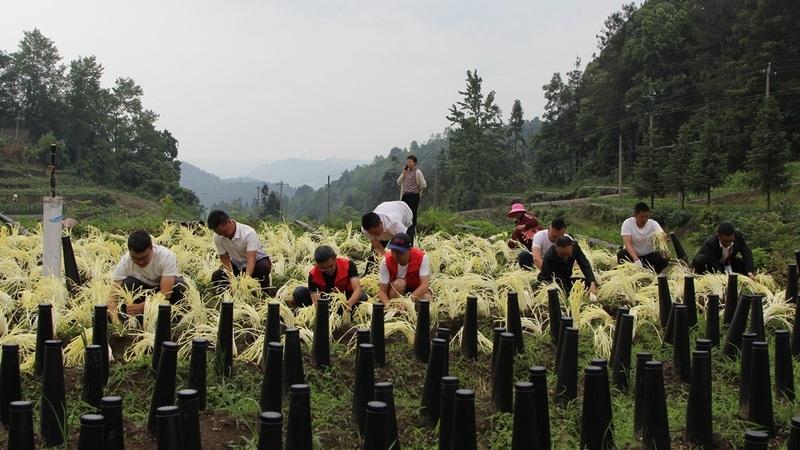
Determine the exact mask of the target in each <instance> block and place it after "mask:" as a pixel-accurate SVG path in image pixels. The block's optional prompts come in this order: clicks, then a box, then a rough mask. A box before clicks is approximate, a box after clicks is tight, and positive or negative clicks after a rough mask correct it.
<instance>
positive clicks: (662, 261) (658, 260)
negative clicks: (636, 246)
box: [617, 247, 669, 273]
mask: <svg viewBox="0 0 800 450" xmlns="http://www.w3.org/2000/svg"><path fill="white" fill-rule="evenodd" d="M639 259H640V260H642V264H643V265H644V266H646V267H650V268H651V269H653V270H654V271H655V272H656V273H661V272H662V271H663V270H664V269H666V268H667V265H668V264H669V260H667V258H664V257H663V256H662V255H661V253H658V252H653V253H650V254H647V255H639ZM617 261H618V262H620V263H622V262H623V261H633V258H631V255H630V254H628V251H627V250H625V247H622V248H621V249H620V250H619V252H617Z"/></svg>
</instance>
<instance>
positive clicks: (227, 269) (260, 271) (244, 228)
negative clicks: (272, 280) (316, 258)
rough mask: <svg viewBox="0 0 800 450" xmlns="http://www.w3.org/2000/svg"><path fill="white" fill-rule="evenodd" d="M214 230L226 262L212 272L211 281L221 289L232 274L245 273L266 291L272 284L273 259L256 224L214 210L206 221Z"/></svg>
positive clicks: (222, 260)
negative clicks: (247, 223) (261, 238)
mask: <svg viewBox="0 0 800 450" xmlns="http://www.w3.org/2000/svg"><path fill="white" fill-rule="evenodd" d="M206 224H207V225H208V228H210V229H211V230H213V231H214V233H215V234H216V236H214V247H216V249H217V254H218V255H219V259H220V261H221V262H222V268H221V269H219V270H217V271H215V272H214V273H213V274H212V275H211V283H212V284H213V285H214V286H215V287H216V288H217V292H220V291H222V290H224V289H226V288H227V287H228V286H229V285H230V277H237V276H239V275H241V274H245V275H247V276H250V277H253V278H255V279H256V280H258V282H259V284H260V285H261V289H262V290H266V289H267V288H268V287H269V274H270V272H271V271H272V262H271V261H270V260H269V257H267V254H266V252H264V247H262V246H261V242H260V241H259V238H258V233H256V230H254V229H253V227H251V226H249V225H245V224H243V223H238V222H236V221H235V220H233V219H231V218H230V217H228V214H226V213H225V212H224V211H220V210H216V211H211V213H210V214H209V215H208V220H207V221H206Z"/></svg>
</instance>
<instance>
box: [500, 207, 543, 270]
mask: <svg viewBox="0 0 800 450" xmlns="http://www.w3.org/2000/svg"><path fill="white" fill-rule="evenodd" d="M506 216H508V217H510V218H512V219H514V224H515V225H516V226H515V228H514V232H513V233H511V239H510V240H509V241H508V246H509V247H511V248H516V247H523V248H522V251H521V252H520V253H519V255H518V256H517V261H518V262H519V265H520V267H523V268H526V269H529V268H531V267H532V266H533V255H531V244H532V241H533V235H534V234H536V232H537V231H539V220H538V219H537V218H536V217H535V216H534V215H532V214H528V211H527V210H526V209H525V206H524V205H523V204H522V203H520V202H514V203H512V204H511V209H510V210H509V211H508V212H507V213H506Z"/></svg>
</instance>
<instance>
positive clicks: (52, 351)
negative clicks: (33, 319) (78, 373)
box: [39, 339, 67, 447]
mask: <svg viewBox="0 0 800 450" xmlns="http://www.w3.org/2000/svg"><path fill="white" fill-rule="evenodd" d="M66 413H67V398H66V395H65V391H64V356H63V352H62V350H61V341H60V340H56V339H51V340H47V341H45V343H44V373H43V374H42V402H41V405H40V415H39V417H41V421H40V426H41V431H42V443H43V445H44V446H46V447H52V446H56V445H61V444H63V443H64V441H65V440H66V429H65V428H66V426H65V424H66Z"/></svg>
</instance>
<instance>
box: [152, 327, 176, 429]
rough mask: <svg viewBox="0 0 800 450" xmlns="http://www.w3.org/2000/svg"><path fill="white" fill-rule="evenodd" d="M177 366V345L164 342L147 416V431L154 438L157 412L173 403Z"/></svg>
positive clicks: (156, 427) (156, 426)
mask: <svg viewBox="0 0 800 450" xmlns="http://www.w3.org/2000/svg"><path fill="white" fill-rule="evenodd" d="M177 365H178V344H176V343H174V342H172V341H165V342H164V343H163V344H161V357H160V358H159V359H158V373H157V375H156V386H155V389H153V397H152V400H151V401H150V413H149V414H148V416H147V430H148V431H149V432H150V434H151V435H153V436H156V435H157V431H158V425H157V423H158V422H157V419H158V418H157V412H158V409H159V408H161V407H162V406H169V405H173V404H174V403H175V383H176V381H175V376H176V374H175V371H176V369H177Z"/></svg>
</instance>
